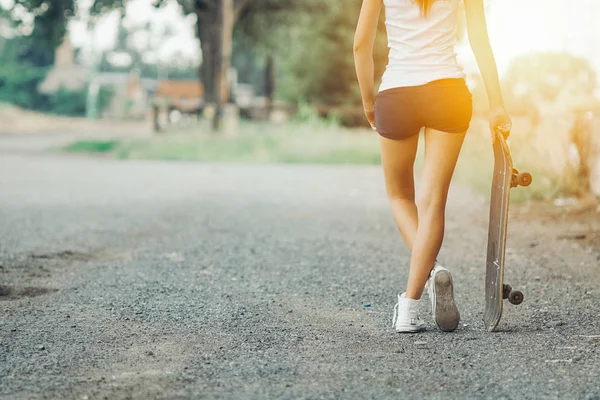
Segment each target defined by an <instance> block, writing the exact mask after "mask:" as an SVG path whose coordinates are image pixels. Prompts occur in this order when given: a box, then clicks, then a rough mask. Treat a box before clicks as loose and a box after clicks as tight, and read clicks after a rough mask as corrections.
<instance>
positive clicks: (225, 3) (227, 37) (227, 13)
mask: <svg viewBox="0 0 600 400" xmlns="http://www.w3.org/2000/svg"><path fill="white" fill-rule="evenodd" d="M221 1H222V7H223V9H222V12H223V52H222V54H223V65H222V72H221V74H222V75H221V99H220V100H221V105H223V104H225V103H227V102H229V100H230V98H229V97H230V96H229V93H230V88H229V68H230V66H231V48H232V42H233V23H234V8H233V0H221Z"/></svg>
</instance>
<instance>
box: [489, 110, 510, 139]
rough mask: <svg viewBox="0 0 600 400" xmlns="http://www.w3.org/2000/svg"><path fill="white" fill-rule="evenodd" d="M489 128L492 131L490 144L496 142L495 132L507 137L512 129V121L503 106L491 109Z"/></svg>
mask: <svg viewBox="0 0 600 400" xmlns="http://www.w3.org/2000/svg"><path fill="white" fill-rule="evenodd" d="M490 129H491V132H492V144H494V143H496V132H498V133H500V134H501V135H502V136H504V139H508V136H509V135H510V131H511V129H512V121H511V120H510V117H509V115H508V113H507V112H506V110H505V109H504V107H502V108H498V109H495V110H492V112H491V113H490Z"/></svg>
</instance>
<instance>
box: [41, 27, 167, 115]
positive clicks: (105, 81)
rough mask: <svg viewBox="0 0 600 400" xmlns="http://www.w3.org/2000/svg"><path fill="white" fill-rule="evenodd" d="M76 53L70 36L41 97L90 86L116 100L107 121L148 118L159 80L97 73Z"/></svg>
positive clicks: (133, 74) (59, 51)
mask: <svg viewBox="0 0 600 400" xmlns="http://www.w3.org/2000/svg"><path fill="white" fill-rule="evenodd" d="M75 54H76V49H75V48H74V47H73V45H72V43H71V40H70V38H69V35H65V38H64V40H63V43H62V44H61V45H60V46H59V47H58V48H57V49H56V57H55V63H54V67H53V68H52V69H51V70H50V71H49V72H48V75H47V76H46V79H44V80H43V81H42V83H41V84H40V85H39V87H38V90H39V91H40V93H43V94H47V95H51V94H53V93H56V92H58V91H59V90H61V89H62V90H67V91H72V92H77V91H87V90H88V88H89V87H90V85H93V86H94V87H97V88H98V87H104V88H110V89H111V91H112V93H113V96H112V100H111V103H110V105H109V106H108V107H107V108H106V110H104V112H103V114H102V117H106V118H144V117H146V115H147V114H148V111H149V109H150V99H151V97H152V95H153V93H154V92H155V91H156V87H157V86H158V80H156V79H147V78H140V76H139V73H138V71H136V70H131V71H130V72H96V73H94V74H92V69H91V68H90V67H89V66H85V65H81V64H79V63H77V62H76V57H75Z"/></svg>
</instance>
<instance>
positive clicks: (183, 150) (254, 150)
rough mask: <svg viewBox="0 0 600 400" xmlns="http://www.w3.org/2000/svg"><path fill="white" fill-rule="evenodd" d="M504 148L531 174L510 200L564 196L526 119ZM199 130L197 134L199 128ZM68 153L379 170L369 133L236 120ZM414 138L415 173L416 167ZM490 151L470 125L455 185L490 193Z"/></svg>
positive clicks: (96, 143)
mask: <svg viewBox="0 0 600 400" xmlns="http://www.w3.org/2000/svg"><path fill="white" fill-rule="evenodd" d="M514 125H515V128H514V130H513V134H512V136H511V141H510V145H511V150H512V153H513V161H514V165H515V168H517V169H519V170H520V171H521V172H525V171H527V172H529V173H531V174H532V175H533V183H532V184H531V186H529V187H528V188H517V189H516V190H513V191H512V193H511V197H512V199H513V200H515V201H527V200H541V199H549V198H553V197H556V196H558V195H562V194H564V189H563V188H564V187H565V183H564V178H559V177H560V174H558V173H557V171H556V170H555V169H554V168H553V167H552V163H551V162H549V155H548V149H545V148H543V147H541V146H539V143H538V142H537V136H536V135H535V134H534V133H533V132H530V127H529V126H528V124H527V122H526V121H515V123H514ZM203 130H204V131H203ZM64 150H66V151H68V152H89V153H103V154H109V155H112V156H114V157H116V158H118V159H122V160H138V159H144V160H147V159H151V160H163V161H201V162H234V163H296V164H301V163H304V164H362V165H379V164H380V163H381V157H380V152H379V138H378V136H377V134H375V133H374V132H372V131H370V130H368V129H354V130H350V129H344V128H340V127H338V126H337V125H336V124H331V123H328V122H319V121H312V122H304V123H292V122H290V123H286V124H281V125H274V124H266V123H249V122H243V121H242V122H240V125H239V129H238V132H237V133H236V135H227V134H217V135H215V134H211V133H209V132H207V131H206V129H203V127H202V125H198V126H195V127H193V126H192V127H189V128H185V129H178V130H173V131H171V132H168V133H163V134H158V135H155V136H153V137H151V138H144V139H129V140H125V139H124V140H105V141H103V140H82V141H77V142H75V143H72V144H70V145H69V146H67V147H66V148H64ZM423 152H424V146H423V143H422V140H421V143H420V148H419V152H418V155H417V163H416V170H417V174H418V173H419V171H420V169H421V166H422V163H423ZM493 166H494V162H493V153H492V148H491V145H490V134H489V130H488V128H487V122H486V121H485V120H474V121H473V123H472V125H471V130H470V131H469V133H468V134H467V138H466V140H465V144H464V147H463V151H462V154H461V157H460V160H459V162H458V165H457V167H456V180H457V181H460V182H462V183H464V184H467V185H469V186H470V187H472V188H473V189H474V190H475V191H477V192H479V193H481V194H484V195H489V191H490V184H491V178H492V172H493Z"/></svg>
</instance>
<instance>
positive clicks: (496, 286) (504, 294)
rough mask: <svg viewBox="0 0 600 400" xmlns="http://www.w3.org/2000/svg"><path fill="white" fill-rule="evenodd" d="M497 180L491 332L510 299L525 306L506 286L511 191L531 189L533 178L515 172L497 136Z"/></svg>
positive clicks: (490, 265)
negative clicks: (528, 187) (518, 188)
mask: <svg viewBox="0 0 600 400" xmlns="http://www.w3.org/2000/svg"><path fill="white" fill-rule="evenodd" d="M494 134H495V135H496V141H495V143H494V145H493V149H494V176H493V179H492V191H491V197H490V222H489V230H488V247H487V261H486V273H485V314H484V323H485V327H486V329H487V330H488V331H493V330H494V329H496V327H497V326H498V323H499V322H500V318H501V317H502V304H503V300H504V299H508V300H509V301H510V302H511V303H512V304H521V302H522V301H523V293H521V292H519V291H517V290H512V287H511V286H510V285H505V284H504V255H505V251H506V231H507V227H508V206H509V201H510V190H511V188H513V187H516V186H529V184H530V183H531V175H530V174H528V173H526V172H525V173H521V174H520V173H519V172H518V171H517V170H515V169H514V168H513V161H512V157H511V155H510V149H509V147H508V143H507V141H506V140H505V139H504V137H503V136H502V135H501V134H500V133H498V132H494Z"/></svg>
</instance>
